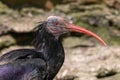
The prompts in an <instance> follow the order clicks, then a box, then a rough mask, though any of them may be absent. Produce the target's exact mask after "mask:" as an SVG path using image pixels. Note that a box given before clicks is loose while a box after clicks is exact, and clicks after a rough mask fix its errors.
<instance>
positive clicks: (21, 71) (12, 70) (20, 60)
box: [0, 49, 47, 80]
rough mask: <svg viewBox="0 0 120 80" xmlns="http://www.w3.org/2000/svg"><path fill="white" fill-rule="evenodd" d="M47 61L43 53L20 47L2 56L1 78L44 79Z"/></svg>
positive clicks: (0, 59) (0, 60)
mask: <svg viewBox="0 0 120 80" xmlns="http://www.w3.org/2000/svg"><path fill="white" fill-rule="evenodd" d="M46 70H47V66H46V62H45V60H44V58H43V56H42V53H40V52H36V51H35V50H32V49H19V50H14V51H11V52H8V53H6V54H5V55H3V56H1V57H0V80H44V78H45V76H46Z"/></svg>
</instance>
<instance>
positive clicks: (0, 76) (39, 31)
mask: <svg viewBox="0 0 120 80" xmlns="http://www.w3.org/2000/svg"><path fill="white" fill-rule="evenodd" d="M35 31H36V37H35V39H34V45H35V49H17V50H13V51H10V52H8V53H6V54H4V55H2V56H1V57H0V80H53V79H54V77H55V76H56V74H57V73H58V71H59V70H60V68H61V66H62V64H63V62H64V58H65V55H64V49H63V46H62V44H61V41H60V39H59V36H60V35H62V34H64V33H66V32H80V33H84V34H88V35H91V36H93V37H95V38H96V39H98V40H99V41H100V42H101V43H102V44H103V45H106V43H105V42H104V41H103V40H102V39H101V38H100V37H99V36H97V35H96V34H94V33H93V32H91V31H88V30H86V29H84V28H82V27H79V26H76V25H74V24H71V23H69V22H67V21H66V20H65V19H64V18H61V17H59V16H50V17H48V18H47V20H46V21H44V22H41V23H40V24H39V25H38V26H37V27H36V28H35Z"/></svg>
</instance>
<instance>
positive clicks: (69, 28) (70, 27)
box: [66, 24, 106, 46]
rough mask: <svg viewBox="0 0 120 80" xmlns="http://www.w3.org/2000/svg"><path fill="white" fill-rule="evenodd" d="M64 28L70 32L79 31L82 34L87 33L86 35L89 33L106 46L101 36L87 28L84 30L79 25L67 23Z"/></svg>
mask: <svg viewBox="0 0 120 80" xmlns="http://www.w3.org/2000/svg"><path fill="white" fill-rule="evenodd" d="M66 29H67V30H68V31H71V32H80V33H84V34H88V35H91V36H93V37H94V38H96V39H97V40H99V41H100V42H101V43H102V44H103V45H104V46H106V43H105V42H104V40H102V38H100V37H99V36H98V35H96V34H95V33H93V32H91V31H89V30H86V29H84V28H82V27H79V26H76V25H74V24H68V26H67V27H66Z"/></svg>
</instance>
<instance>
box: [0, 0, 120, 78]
mask: <svg viewBox="0 0 120 80" xmlns="http://www.w3.org/2000/svg"><path fill="white" fill-rule="evenodd" d="M50 15H57V16H62V17H64V18H66V19H67V20H68V21H70V22H72V23H74V24H76V25H79V26H82V27H84V28H86V29H88V30H91V31H92V32H94V33H96V34H98V35H99V36H101V37H102V38H103V40H105V42H106V43H107V44H108V46H107V47H103V46H101V44H100V43H99V42H98V41H97V40H96V39H94V38H91V37H90V36H86V35H83V34H78V33H68V34H65V35H63V37H62V43H63V45H64V48H65V52H66V60H65V63H64V65H63V67H62V69H61V70H60V72H59V73H58V75H57V76H56V78H55V80H120V0H0V54H4V53H6V52H8V51H10V50H14V49H18V48H31V47H32V45H31V42H32V40H33V39H34V32H33V28H34V27H35V26H36V25H38V24H39V23H38V22H40V21H44V20H46V18H47V17H48V16H50Z"/></svg>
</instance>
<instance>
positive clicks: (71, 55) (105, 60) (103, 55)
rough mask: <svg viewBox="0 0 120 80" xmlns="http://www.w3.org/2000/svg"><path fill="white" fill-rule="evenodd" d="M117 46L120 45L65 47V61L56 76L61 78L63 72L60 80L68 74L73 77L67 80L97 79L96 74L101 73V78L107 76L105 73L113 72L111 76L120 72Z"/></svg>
mask: <svg viewBox="0 0 120 80" xmlns="http://www.w3.org/2000/svg"><path fill="white" fill-rule="evenodd" d="M119 48H120V46H113V47H103V46H97V47H89V48H86V49H82V47H80V48H76V49H65V52H66V59H65V63H64V65H63V67H62V69H61V70H60V72H59V74H58V75H57V77H58V78H62V75H63V74H64V73H65V74H66V75H64V77H63V78H62V79H60V80H64V79H65V77H66V78H67V76H69V75H72V76H73V77H75V79H67V80H99V78H98V77H97V76H100V75H102V76H104V77H103V78H107V77H108V78H109V76H107V75H108V74H112V72H115V74H113V75H111V78H112V76H114V75H116V74H117V73H119V72H120V65H119V64H120V49H119ZM100 79H102V77H101V78H100ZM58 80H59V79H58ZM65 80H66V79H65ZM108 80H109V79H108Z"/></svg>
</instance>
